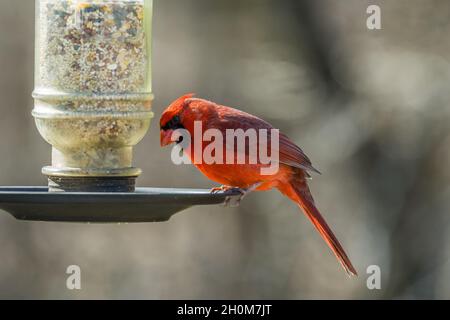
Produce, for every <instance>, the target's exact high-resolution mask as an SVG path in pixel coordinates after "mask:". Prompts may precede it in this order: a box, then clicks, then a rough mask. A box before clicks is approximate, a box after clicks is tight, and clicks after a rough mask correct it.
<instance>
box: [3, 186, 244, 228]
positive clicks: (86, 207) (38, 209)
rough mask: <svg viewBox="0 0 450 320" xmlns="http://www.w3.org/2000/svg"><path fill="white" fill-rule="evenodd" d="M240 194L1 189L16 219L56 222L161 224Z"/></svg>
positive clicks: (4, 200) (157, 189) (186, 190)
mask: <svg viewBox="0 0 450 320" xmlns="http://www.w3.org/2000/svg"><path fill="white" fill-rule="evenodd" d="M239 196H240V193H239V191H237V190H229V191H226V192H219V193H214V194H212V193H211V192H210V190H205V189H202V190H199V189H171V188H136V191H135V192H129V193H119V192H102V193H95V192H92V193H91V192H48V187H0V209H2V210H4V211H6V212H9V213H10V214H11V215H13V216H14V217H15V218H16V219H19V220H30V221H54V222H93V223H132V222H161V221H167V220H169V219H170V218H171V217H172V216H173V215H174V214H175V213H177V212H180V211H182V210H185V209H187V208H190V207H192V206H197V205H212V204H222V203H224V202H225V201H226V199H227V198H228V197H231V198H233V199H234V198H236V199H237V198H238V197H239Z"/></svg>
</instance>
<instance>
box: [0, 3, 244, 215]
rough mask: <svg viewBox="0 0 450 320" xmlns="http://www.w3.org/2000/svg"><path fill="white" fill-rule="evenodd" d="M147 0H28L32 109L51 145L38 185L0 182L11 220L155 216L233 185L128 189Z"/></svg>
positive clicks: (141, 111)
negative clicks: (32, 13) (32, 21)
mask: <svg viewBox="0 0 450 320" xmlns="http://www.w3.org/2000/svg"><path fill="white" fill-rule="evenodd" d="M151 20H152V0H36V42H35V44H36V63H35V65H36V66H35V90H34V92H33V97H34V99H35V105H34V109H33V112H32V114H33V116H34V118H35V122H36V125H37V128H38V130H39V132H40V134H41V135H42V137H43V138H44V139H45V140H46V141H47V142H48V143H49V144H50V145H51V146H52V163H51V165H50V166H46V167H44V168H43V169H42V173H43V174H44V175H45V176H46V177H47V178H48V187H25V188H22V187H0V209H4V210H6V211H8V212H10V213H11V214H13V215H14V216H15V217H16V218H18V219H24V220H41V221H75V222H146V221H148V222H151V221H164V220H167V219H169V218H170V217H171V216H172V215H173V214H174V213H176V212H178V211H181V210H183V209H186V208H188V207H191V206H194V205H205V204H218V203H223V202H224V201H226V200H228V199H229V198H230V197H232V198H233V197H238V196H239V195H240V193H239V192H237V191H233V190H232V191H228V192H227V193H216V194H211V193H210V192H209V190H191V189H161V188H135V181H136V178H137V177H138V176H139V175H140V173H141V170H140V169H139V168H136V167H134V166H133V164H132V159H133V147H134V146H135V145H136V144H137V143H138V142H139V141H140V140H141V139H142V138H143V137H144V135H145V134H146V132H147V130H148V129H149V126H150V122H151V120H152V118H153V113H152V100H153V94H152V84H151V56H152V52H151Z"/></svg>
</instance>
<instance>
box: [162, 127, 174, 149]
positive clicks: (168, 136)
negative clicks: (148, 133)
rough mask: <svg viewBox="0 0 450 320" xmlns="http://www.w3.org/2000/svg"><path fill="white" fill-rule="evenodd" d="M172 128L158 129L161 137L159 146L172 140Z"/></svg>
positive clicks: (163, 145)
mask: <svg viewBox="0 0 450 320" xmlns="http://www.w3.org/2000/svg"><path fill="white" fill-rule="evenodd" d="M172 134H173V130H161V131H160V139H161V147H165V146H167V145H169V144H171V143H173V142H174V141H172Z"/></svg>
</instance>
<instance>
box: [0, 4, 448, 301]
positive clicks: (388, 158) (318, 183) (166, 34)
mask: <svg viewBox="0 0 450 320" xmlns="http://www.w3.org/2000/svg"><path fill="white" fill-rule="evenodd" d="M368 4H378V5H380V6H381V10H382V30H378V31H370V30H368V29H367V28H366V18H367V14H366V8H367V6H368ZM154 13H155V21H154V57H153V63H154V70H153V79H154V93H155V95H156V101H155V105H154V109H155V113H156V115H157V117H159V115H160V113H161V111H162V110H163V108H164V107H165V106H166V105H167V104H168V103H169V102H171V101H172V100H174V99H175V98H176V97H178V96H180V95H181V94H184V93H186V92H196V93H197V94H198V96H200V97H204V98H208V99H211V100H214V101H217V102H220V103H223V104H227V105H230V106H235V107H239V108H241V109H243V110H245V111H248V112H251V113H254V114H256V115H259V116H261V117H263V118H265V119H267V120H268V121H270V122H272V123H273V124H274V125H275V126H276V127H279V128H280V129H282V130H283V131H284V132H286V133H287V134H288V135H289V136H290V137H291V138H292V139H293V140H294V141H296V142H297V143H298V144H299V145H301V146H302V147H303V148H304V150H305V151H306V153H307V154H308V155H309V156H310V157H311V159H312V160H313V163H314V164H315V165H316V167H318V168H319V169H320V170H321V171H322V172H323V175H322V176H315V177H314V180H313V181H312V183H311V186H312V190H313V193H314V194H315V197H316V201H317V203H318V206H319V208H320V209H321V210H322V212H323V213H324V215H325V216H326V217H327V219H328V221H329V223H330V224H331V225H332V226H333V229H334V230H335V232H336V234H337V236H338V238H339V239H340V240H341V242H342V244H343V245H344V247H345V248H346V250H347V252H348V253H349V255H350V257H351V258H352V261H353V263H354V264H355V266H356V268H357V269H358V271H359V273H360V277H359V278H357V279H348V278H347V276H346V274H345V273H344V272H343V271H342V270H341V268H340V266H339V265H338V263H337V262H336V260H335V258H334V256H333V255H332V254H331V253H330V251H329V250H328V248H327V247H326V245H325V244H324V242H323V241H322V240H321V239H320V237H319V236H318V235H317V233H316V232H315V230H314V229H313V228H312V226H311V225H310V223H309V222H308V221H307V220H306V219H305V218H304V217H303V215H302V214H300V213H299V212H298V209H297V208H296V206H295V205H294V204H293V203H291V202H289V201H288V200H287V199H285V198H283V197H282V196H281V195H280V194H278V193H277V192H275V191H273V192H267V193H259V194H256V193H255V194H253V195H251V196H249V197H248V198H247V199H246V200H245V201H244V202H243V204H242V205H241V207H240V208H222V207H205V208H193V209H190V210H187V211H185V212H183V213H180V214H178V215H176V216H175V217H174V218H173V219H172V220H171V221H170V222H168V223H161V224H140V225H81V224H60V223H26V222H18V221H16V220H14V219H13V218H12V217H10V216H9V215H7V214H6V213H4V212H1V214H0V253H1V258H0V297H1V298H194V299H195V298H210V299H216V298H224V299H228V298H237V299H239V298H289V299H291V298H295V299H296V298H368V299H376V298H450V216H449V214H448V213H449V208H450V179H449V178H450V171H449V170H448V168H447V166H448V164H449V163H450V125H449V120H450V108H449V98H450V90H449V85H450V60H449V50H450V42H449V41H448V35H449V32H450V2H449V1H447V0H434V1H420V0H395V1H394V0H390V1H376V0H372V1H361V0H341V1H332V0H320V1H300V0H283V1H275V0H271V1H269V0H253V1H252V0H246V1H229V0H220V1H219V0H215V1H208V0H189V1H185V0H184V1H180V0H170V1H169V0H161V1H159V0H156V1H155V9H154ZM33 37H34V2H33V1H32V0H20V1H17V0H0V97H1V100H0V101H1V102H0V108H1V109H0V110H1V116H0V150H1V156H0V184H1V185H44V184H45V183H46V181H45V179H44V178H43V177H42V175H41V174H40V170H41V167H42V166H43V165H46V164H48V163H49V162H50V146H49V145H47V144H46V143H45V142H44V141H43V140H42V138H41V137H40V136H39V134H38V132H37V130H36V128H35V126H34V122H33V119H32V117H31V115H30V111H31V109H32V105H33V101H32V99H31V96H30V95H31V92H32V90H33V64H34V61H33V55H34V49H33V46H34V43H33ZM158 133H159V132H158V128H157V124H156V121H155V122H154V126H153V127H152V129H151V130H150V132H149V134H148V135H147V137H146V138H145V140H144V141H143V142H141V143H140V144H139V145H138V147H137V149H136V158H135V164H136V165H137V166H139V167H141V168H143V169H144V174H143V175H142V177H141V178H140V179H139V184H140V185H142V186H162V187H163V186H165V187H205V188H209V187H211V186H213V185H214V184H213V183H212V182H210V181H208V180H206V179H205V178H203V176H202V175H201V174H200V173H198V172H197V171H196V170H195V169H194V168H193V167H189V166H181V167H176V166H174V165H173V164H172V163H171V161H170V149H167V150H162V149H160V147H159V140H158ZM71 264H77V265H79V266H80V267H81V268H82V290H81V291H69V290H67V289H66V285H65V281H66V274H65V270H66V268H67V266H68V265H71ZM372 264H376V265H379V266H380V267H381V272H382V289H381V290H372V291H370V290H368V289H367V287H366V278H367V274H366V268H367V266H369V265H372Z"/></svg>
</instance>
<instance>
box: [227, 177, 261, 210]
mask: <svg viewBox="0 0 450 320" xmlns="http://www.w3.org/2000/svg"><path fill="white" fill-rule="evenodd" d="M261 184H262V182H257V183H255V184H252V185H251V186H250V187H248V188H245V189H243V188H233V187H231V188H229V189H227V190H237V191H239V192H240V193H241V195H240V196H239V197H238V198H237V199H236V201H234V202H232V201H231V200H233V199H234V197H231V196H229V197H226V198H225V202H224V206H230V207H238V206H239V205H240V204H241V201H242V199H244V198H245V197H246V196H247V195H248V194H249V193H250V192H252V191H255V190H256V189H257V188H258V187H259V186H260V185H261Z"/></svg>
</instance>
